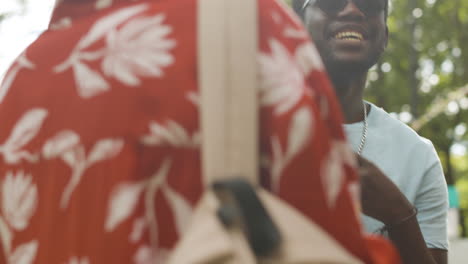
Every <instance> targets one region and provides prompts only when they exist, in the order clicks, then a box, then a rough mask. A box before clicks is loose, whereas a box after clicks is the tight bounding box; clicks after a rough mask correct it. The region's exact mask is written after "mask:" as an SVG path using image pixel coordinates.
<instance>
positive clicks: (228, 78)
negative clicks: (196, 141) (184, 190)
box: [198, 0, 259, 184]
mask: <svg viewBox="0 0 468 264" xmlns="http://www.w3.org/2000/svg"><path fill="white" fill-rule="evenodd" d="M257 9H258V8H257V1H256V0H200V1H199V9H198V12H199V13H198V23H199V24H198V30H199V33H198V49H199V50H198V54H199V59H198V61H199V65H198V69H199V73H198V74H199V89H200V91H201V104H200V105H201V109H200V113H201V119H200V120H201V129H202V142H203V143H202V175H203V177H204V182H205V184H210V183H212V182H213V181H215V180H217V179H220V178H225V177H245V178H246V179H247V180H248V181H250V182H251V183H253V184H255V183H257V174H258V145H259V143H258V139H257V137H258V100H257V76H258V75H257V47H258V44H257V41H258V40H257V36H258V29H257V28H258V26H257V24H258V21H257V11H258V10H257Z"/></svg>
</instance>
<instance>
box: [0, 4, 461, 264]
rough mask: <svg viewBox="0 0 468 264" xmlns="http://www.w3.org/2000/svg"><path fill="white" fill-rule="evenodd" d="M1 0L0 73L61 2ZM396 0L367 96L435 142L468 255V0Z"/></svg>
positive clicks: (456, 246)
mask: <svg viewBox="0 0 468 264" xmlns="http://www.w3.org/2000/svg"><path fill="white" fill-rule="evenodd" d="M1 1H2V3H1V5H0V80H1V79H2V77H3V76H4V74H5V71H6V70H7V68H8V66H9V65H10V64H11V63H12V61H13V60H14V59H15V58H16V57H17V56H18V55H19V54H20V53H21V51H22V50H23V49H24V48H25V47H27V45H29V44H30V43H31V42H32V41H34V39H35V38H36V37H37V36H38V35H39V34H40V33H41V32H42V31H44V30H45V29H46V28H47V24H48V21H49V17H50V14H51V12H52V8H53V5H54V0H39V1H38V0H1ZM284 1H286V2H289V0H284ZM390 1H391V3H390V16H389V19H388V25H389V29H390V43H389V46H388V48H387V52H386V55H385V57H384V58H383V59H382V60H381V61H380V62H379V64H378V65H377V66H376V67H374V68H373V70H372V71H371V72H370V75H369V84H368V87H367V90H366V98H367V99H368V100H369V101H371V102H374V103H376V104H377V105H379V106H381V107H383V108H385V109H386V110H387V111H388V112H390V113H392V115H393V116H394V117H395V118H397V119H400V120H401V121H403V122H405V123H406V124H408V125H409V126H411V127H412V128H413V129H414V130H416V131H417V132H418V133H419V134H421V135H422V136H424V137H426V138H429V139H430V140H432V142H433V143H434V145H435V147H436V149H437V151H438V153H439V156H440V158H441V160H442V164H443V166H444V170H445V176H446V178H447V183H448V187H449V192H450V206H451V209H450V219H449V222H450V227H449V229H450V230H449V233H450V237H451V240H452V249H453V250H451V253H450V254H451V263H453V264H456V263H466V258H465V260H464V261H463V262H462V261H461V260H457V259H461V258H463V255H467V256H468V253H467V252H468V242H465V241H467V240H464V238H465V239H466V238H468V150H467V149H468V132H467V130H468V97H467V95H468V44H467V43H468V0H449V1H443V0H390Z"/></svg>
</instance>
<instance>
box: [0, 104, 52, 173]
mask: <svg viewBox="0 0 468 264" xmlns="http://www.w3.org/2000/svg"><path fill="white" fill-rule="evenodd" d="M47 115H48V112H47V110H45V109H43V108H34V109H31V110H29V111H28V112H26V113H25V114H24V115H23V116H22V117H21V119H20V120H19V121H18V123H16V125H15V127H14V128H13V131H12V133H11V135H10V137H9V138H8V139H7V140H6V142H5V143H4V144H3V145H2V146H0V154H3V156H4V158H5V162H6V163H9V164H17V163H18V162H20V161H21V160H22V159H26V160H27V161H29V162H36V161H37V158H38V157H37V155H35V154H31V153H29V152H27V151H25V150H21V148H23V147H24V146H25V145H26V144H28V143H29V142H30V141H31V140H32V139H33V138H34V137H36V135H37V134H38V133H39V131H40V130H41V127H42V125H43V123H44V120H45V119H46V117H47Z"/></svg>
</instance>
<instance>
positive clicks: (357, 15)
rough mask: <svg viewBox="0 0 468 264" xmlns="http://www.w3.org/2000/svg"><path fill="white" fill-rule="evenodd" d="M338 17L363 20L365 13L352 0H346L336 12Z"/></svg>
mask: <svg viewBox="0 0 468 264" xmlns="http://www.w3.org/2000/svg"><path fill="white" fill-rule="evenodd" d="M338 17H339V18H343V19H345V18H348V19H358V20H363V19H364V18H365V14H364V13H363V12H362V10H361V9H359V7H358V6H357V5H356V4H355V3H354V1H350V0H348V1H347V4H346V6H345V7H344V8H343V9H342V10H341V11H340V12H339V13H338Z"/></svg>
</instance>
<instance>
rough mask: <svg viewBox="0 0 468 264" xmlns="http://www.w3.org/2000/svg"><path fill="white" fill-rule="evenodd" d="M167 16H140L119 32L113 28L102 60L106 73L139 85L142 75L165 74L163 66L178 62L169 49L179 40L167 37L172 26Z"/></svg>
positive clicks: (126, 82) (128, 83)
mask: <svg viewBox="0 0 468 264" xmlns="http://www.w3.org/2000/svg"><path fill="white" fill-rule="evenodd" d="M164 19H165V16H164V15H161V14H160V15H157V16H154V17H144V18H137V19H134V20H132V21H130V22H128V23H127V24H125V25H124V26H123V27H122V28H121V29H120V30H119V31H117V29H113V30H111V31H110V32H109V34H107V38H106V40H107V53H106V57H105V58H104V60H103V61H102V68H103V70H104V73H105V74H106V75H107V76H109V77H115V78H116V79H117V80H119V81H121V82H122V83H124V84H126V85H129V86H137V85H139V84H140V80H139V78H138V77H139V76H142V77H162V76H163V70H162V69H163V68H164V67H167V66H169V65H172V64H173V63H174V57H173V56H172V54H170V53H169V50H170V49H172V48H174V46H175V41H174V40H171V39H168V38H167V36H168V35H169V34H170V33H171V32H172V29H171V27H170V26H169V25H164V24H163V21H164Z"/></svg>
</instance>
